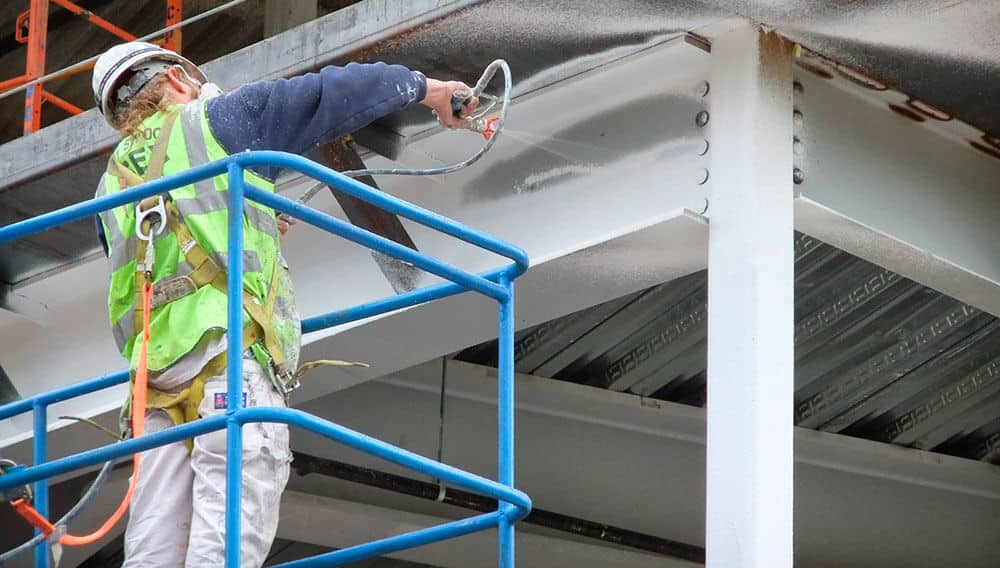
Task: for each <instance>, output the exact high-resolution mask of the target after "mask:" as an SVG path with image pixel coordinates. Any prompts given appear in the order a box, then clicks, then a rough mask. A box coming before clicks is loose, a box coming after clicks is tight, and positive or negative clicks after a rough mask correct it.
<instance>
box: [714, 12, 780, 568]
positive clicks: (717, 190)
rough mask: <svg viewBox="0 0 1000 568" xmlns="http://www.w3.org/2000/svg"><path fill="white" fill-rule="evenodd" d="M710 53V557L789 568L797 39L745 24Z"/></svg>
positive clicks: (754, 567)
mask: <svg viewBox="0 0 1000 568" xmlns="http://www.w3.org/2000/svg"><path fill="white" fill-rule="evenodd" d="M712 59H713V62H712V72H711V81H710V82H711V85H712V90H711V95H710V97H711V103H710V108H711V112H712V119H711V126H710V128H711V138H710V139H711V143H712V150H711V152H710V154H711V156H712V177H713V181H712V189H711V193H710V198H709V201H710V209H709V212H710V214H711V220H710V223H709V252H708V406H707V408H708V410H707V415H708V444H707V478H706V484H707V506H706V544H707V546H706V549H707V550H706V554H707V566H708V568H723V567H726V568H729V567H733V566H740V567H741V568H791V566H792V493H793V491H792V432H793V422H792V402H793V393H794V379H793V283H794V273H793V269H794V265H793V250H792V240H793V239H792V237H793V229H792V197H793V194H792V74H791V56H790V46H788V45H787V44H785V43H784V42H782V41H781V40H780V39H779V38H778V37H777V36H776V35H774V34H769V33H763V32H759V31H758V29H757V28H756V27H753V26H751V25H749V24H746V25H743V26H740V27H738V28H736V29H734V30H733V31H731V32H730V33H728V34H726V35H724V36H722V37H720V38H718V39H717V40H716V41H715V42H714V43H713V46H712Z"/></svg>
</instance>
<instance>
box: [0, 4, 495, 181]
mask: <svg viewBox="0 0 1000 568" xmlns="http://www.w3.org/2000/svg"><path fill="white" fill-rule="evenodd" d="M481 1H482V0H452V1H447V0H412V1H410V2H395V1H394V0H366V1H364V2H360V3H358V4H354V5H352V6H348V7H347V8H344V9H342V10H338V11H336V12H333V13H331V14H328V15H326V16H324V17H322V18H318V19H316V20H313V21H311V22H309V23H307V24H305V25H303V26H301V27H298V28H295V29H293V30H290V31H287V32H284V33H282V34H279V35H277V36H274V37H271V38H268V39H265V40H263V41H260V42H258V43H255V44H253V45H250V46H248V47H245V48H243V49H241V50H239V51H235V52H233V53H231V54H228V55H225V56H223V57H220V58H219V59H216V60H214V61H211V62H208V63H206V64H204V65H203V67H204V69H205V72H206V74H207V75H208V76H209V77H211V78H212V80H213V81H215V82H217V83H218V84H219V85H220V86H222V87H223V88H232V87H235V86H238V85H241V84H243V83H246V82H250V81H255V80H261V79H273V78H278V77H287V76H291V75H296V74H299V73H303V72H307V71H310V70H312V69H315V68H317V67H319V66H322V65H325V64H328V63H331V62H333V61H335V60H337V59H338V58H343V57H345V56H347V55H349V54H351V53H353V52H356V51H358V50H361V49H365V48H367V47H370V46H371V45H373V44H375V43H377V42H379V41H383V40H385V39H387V38H390V37H393V36H396V35H399V34H401V33H403V32H406V31H408V30H411V29H414V28H417V27H420V26H423V25H426V24H429V23H431V22H433V21H435V20H438V19H441V18H443V17H446V16H448V15H451V14H453V13H455V12H457V11H459V10H462V9H464V8H467V7H469V6H472V5H474V4H477V3H480V2H481ZM251 62H252V63H253V64H252V65H251V64H250V63H251ZM117 141H118V135H117V134H116V133H115V132H113V131H112V130H111V129H110V128H109V127H108V126H107V125H106V124H105V123H104V120H103V118H102V117H101V115H100V114H99V113H98V112H97V111H96V110H94V109H90V110H88V111H87V112H85V113H83V114H81V115H78V116H76V117H72V118H70V119H67V120H64V121H62V122H59V123H57V124H54V125H52V126H50V127H48V128H45V129H44V130H42V131H40V132H38V133H37V134H34V135H31V136H23V137H21V138H18V139H16V140H13V141H11V142H8V143H7V144H4V145H2V146H0V193H3V192H4V191H7V190H9V189H11V188H13V187H16V186H17V185H18V184H21V183H23V182H25V181H28V180H30V179H32V178H36V177H39V176H45V175H49V174H51V173H53V172H57V171H60V170H63V169H66V168H68V167H71V166H73V165H75V164H78V163H80V162H82V161H85V160H87V159H90V158H93V157H95V156H98V155H101V154H106V153H107V152H110V151H111V149H112V148H113V147H114V145H115V144H116V143H117Z"/></svg>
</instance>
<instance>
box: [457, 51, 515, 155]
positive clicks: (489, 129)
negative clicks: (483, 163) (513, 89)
mask: <svg viewBox="0 0 1000 568" xmlns="http://www.w3.org/2000/svg"><path fill="white" fill-rule="evenodd" d="M501 64H503V66H506V63H503V60H500V59H498V60H496V61H494V62H493V63H490V64H489V66H487V67H486V70H484V71H483V74H482V76H481V77H479V81H477V82H476V86H475V87H473V88H472V90H471V91H456V92H455V94H454V95H452V98H451V110H452V112H453V113H454V115H455V116H456V117H459V116H461V114H462V109H464V108H465V105H466V104H468V103H469V101H472V100H475V99H479V106H478V107H477V108H476V110H475V111H473V113H472V114H470V115H469V116H467V117H465V120H464V123H463V126H462V128H465V129H467V130H471V131H473V132H478V133H480V134H482V135H483V138H485V139H486V140H489V139H490V138H491V137H492V136H493V135H494V134H495V133H496V132H497V126H496V125H497V123H498V122H499V121H500V115H497V116H494V117H492V118H486V117H487V116H489V115H490V114H492V113H493V111H494V109H496V108H497V106H499V105H500V99H499V98H497V97H495V96H493V95H489V94H486V93H484V92H483V89H485V88H486V85H488V84H489V83H490V81H492V80H493V76H494V75H496V72H497V69H500V67H501ZM505 72H506V69H505ZM505 96H506V97H509V93H506V92H505ZM484 103H485V104H484Z"/></svg>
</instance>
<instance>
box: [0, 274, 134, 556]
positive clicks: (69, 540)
mask: <svg viewBox="0 0 1000 568" xmlns="http://www.w3.org/2000/svg"><path fill="white" fill-rule="evenodd" d="M152 301H153V284H152V283H150V282H146V285H145V286H143V288H142V306H143V310H142V343H141V346H140V348H139V363H138V365H137V366H136V370H135V388H134V389H133V391H132V437H133V438H138V437H139V436H142V435H143V434H144V433H145V431H146V388H147V386H148V384H149V350H148V345H149V312H150V311H152V309H151V308H152ZM132 464H133V465H132V479H131V480H130V481H129V484H128V491H126V492H125V497H124V498H123V499H122V502H121V503H120V504H119V505H118V508H117V509H115V512H114V513H113V514H112V515H111V517H110V518H109V519H108V520H107V521H105V522H104V524H103V525H101V528H99V529H97V530H96V531H94V532H92V533H90V534H88V535H83V536H74V535H71V534H64V535H62V537H60V538H59V544H62V545H64V546H82V545H85V544H93V543H95V542H97V541H99V540H101V539H102V538H104V537H105V536H107V534H108V533H109V532H111V529H113V528H115V525H117V524H118V521H120V520H121V519H122V517H123V516H124V515H125V511H128V506H129V504H130V503H131V502H132V494H133V493H135V485H136V481H138V479H139V454H138V453H136V454H135V455H134V456H132ZM12 505H13V506H14V510H15V511H17V513H18V514H19V515H21V516H22V517H23V518H24V520H26V521H28V522H29V523H30V524H31V525H32V526H33V527H35V528H37V529H38V530H40V531H41V532H42V533H44V534H45V535H46V536H48V535H50V534H52V532H53V531H54V530H55V527H54V526H52V523H50V522H49V520H48V519H46V518H45V517H43V516H42V515H41V514H40V513H39V512H38V511H37V510H36V509H35V508H34V507H32V506H31V505H29V504H28V503H27V502H26V501H24V500H23V499H19V500H18V501H15V502H14V503H12Z"/></svg>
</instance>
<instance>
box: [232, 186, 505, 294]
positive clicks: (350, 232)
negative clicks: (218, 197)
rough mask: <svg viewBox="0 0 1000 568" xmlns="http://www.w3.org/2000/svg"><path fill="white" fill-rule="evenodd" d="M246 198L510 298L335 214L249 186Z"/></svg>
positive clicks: (495, 286)
mask: <svg viewBox="0 0 1000 568" xmlns="http://www.w3.org/2000/svg"><path fill="white" fill-rule="evenodd" d="M245 195H246V198H247V199H250V200H253V201H256V202H257V203H260V204H262V205H267V206H268V207H271V208H272V209H276V210H278V211H281V212H283V213H289V214H291V215H292V216H293V217H295V218H296V219H299V220H300V221H305V222H306V223H309V224H310V225H313V226H315V227H319V228H320V229H323V230H324V231H326V232H328V233H333V234H334V235H337V236H340V237H343V238H345V239H347V240H349V241H351V242H353V243H356V244H359V245H361V246H363V247H367V248H369V249H371V250H374V251H378V252H380V253H383V254H387V255H389V256H391V257H393V258H397V259H399V260H402V261H404V262H409V263H410V264H412V265H414V266H416V267H417V268H420V269H423V270H426V271H427V272H430V273H432V274H436V275H438V276H440V277H441V278H445V279H447V280H451V281H452V282H454V283H456V284H460V285H462V286H463V287H465V288H468V289H470V290H475V291H476V292H479V293H480V294H483V295H484V296H489V297H491V298H493V299H496V300H501V301H502V300H503V299H504V298H506V297H507V290H506V289H505V288H504V287H503V286H500V285H498V284H495V283H493V282H490V281H489V280H486V279H484V278H481V277H479V276H476V275H473V274H470V273H468V272H465V271H464V270H461V269H459V268H458V267H456V266H454V265H451V264H448V263H446V262H441V261H440V260H437V259H434V258H430V257H428V256H427V255H424V254H421V253H419V252H417V251H415V250H413V249H411V248H409V247H406V246H403V245H401V244H399V243H397V242H396V241H393V240H390V239H387V238H385V237H383V236H382V235H377V234H375V233H372V232H371V231H368V230H366V229H362V228H360V227H357V226H355V225H352V224H350V223H348V222H346V221H342V220H340V219H337V218H336V217H334V216H332V215H327V214H326V213H320V212H319V211H316V210H315V209H312V208H310V207H306V206H305V205H302V204H300V203H295V202H294V201H292V200H291V199H287V198H284V197H281V196H280V195H275V194H273V193H268V192H266V191H263V190H260V189H256V188H253V187H247V188H246V190H245Z"/></svg>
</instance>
